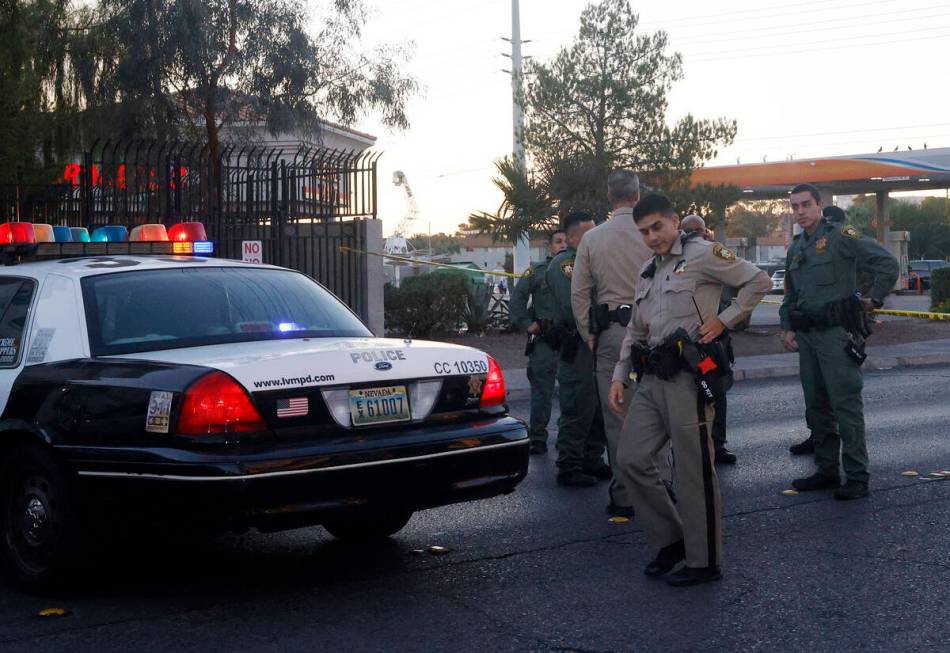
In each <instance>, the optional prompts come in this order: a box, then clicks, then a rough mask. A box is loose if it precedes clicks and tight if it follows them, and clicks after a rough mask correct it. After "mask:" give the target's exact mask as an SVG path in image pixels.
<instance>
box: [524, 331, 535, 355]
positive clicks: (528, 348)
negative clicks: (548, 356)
mask: <svg viewBox="0 0 950 653" xmlns="http://www.w3.org/2000/svg"><path fill="white" fill-rule="evenodd" d="M537 339H538V338H537V336H535V335H534V334H533V333H532V334H531V335H529V336H528V342H527V343H525V346H524V355H525V356H530V355H531V354H533V353H534V343H535V341H536V340H537Z"/></svg>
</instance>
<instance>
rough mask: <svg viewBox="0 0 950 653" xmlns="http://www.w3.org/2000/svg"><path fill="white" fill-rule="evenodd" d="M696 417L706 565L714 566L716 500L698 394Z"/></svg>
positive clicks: (704, 421)
mask: <svg viewBox="0 0 950 653" xmlns="http://www.w3.org/2000/svg"><path fill="white" fill-rule="evenodd" d="M696 416H697V417H698V418H699V450H700V452H701V455H702V465H703V498H704V499H705V501H706V546H707V547H708V548H707V554H706V555H707V556H708V561H707V563H706V564H707V565H708V566H710V567H711V566H712V565H715V564H716V560H718V556H717V555H716V500H715V497H714V494H713V483H712V470H713V467H712V460H711V459H710V456H709V432H708V431H707V430H706V403H705V401H704V400H703V398H702V397H701V396H699V393H697V398H696Z"/></svg>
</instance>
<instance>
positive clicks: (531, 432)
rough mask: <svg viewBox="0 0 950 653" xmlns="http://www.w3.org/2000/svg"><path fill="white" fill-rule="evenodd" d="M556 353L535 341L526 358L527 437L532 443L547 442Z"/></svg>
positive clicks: (542, 342) (544, 343)
mask: <svg viewBox="0 0 950 653" xmlns="http://www.w3.org/2000/svg"><path fill="white" fill-rule="evenodd" d="M557 359H558V353H557V352H556V351H554V350H553V349H551V347H550V345H548V343H546V342H544V341H543V340H540V339H536V340H535V341H534V350H533V351H532V352H531V356H530V357H529V358H528V382H529V383H530V384H531V414H530V416H529V417H528V436H529V437H530V438H531V441H532V442H544V443H547V441H548V422H549V421H551V401H552V400H553V398H554V381H555V378H556V377H557Z"/></svg>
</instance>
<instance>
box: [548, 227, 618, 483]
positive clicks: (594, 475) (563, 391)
mask: <svg viewBox="0 0 950 653" xmlns="http://www.w3.org/2000/svg"><path fill="white" fill-rule="evenodd" d="M593 227H594V219H593V217H592V216H591V215H590V214H589V213H586V212H584V211H576V212H574V213H571V214H570V215H569V216H567V218H566V219H565V220H564V231H565V233H566V234H567V249H565V250H564V251H563V252H561V253H560V254H558V255H557V256H555V257H554V258H553V259H551V262H550V263H549V264H548V269H547V271H546V272H545V274H544V277H545V279H546V280H547V284H548V286H549V287H550V288H551V292H552V293H553V296H554V312H555V328H556V329H557V331H558V334H559V339H560V343H561V344H560V361H559V363H558V370H557V382H558V400H559V403H560V406H561V419H560V421H559V423H558V432H557V467H558V475H557V482H558V484H559V485H568V486H579V487H583V486H590V485H594V484H596V483H597V482H598V481H599V480H608V479H609V478H610V477H611V472H610V467H609V466H608V465H607V464H606V463H605V462H604V459H603V456H604V450H605V448H606V445H607V436H606V435H605V433H604V418H603V414H602V413H601V411H600V404H599V402H598V399H597V388H596V385H595V383H594V357H593V353H592V352H591V350H590V348H588V347H587V346H586V345H585V344H584V343H583V342H582V341H581V337H580V335H579V334H578V332H577V323H576V322H575V320H574V311H573V309H572V307H571V275H572V274H573V271H574V257H575V256H576V254H577V246H578V245H579V244H580V242H581V238H582V237H583V235H584V233H586V232H587V231H589V230H590V229H593Z"/></svg>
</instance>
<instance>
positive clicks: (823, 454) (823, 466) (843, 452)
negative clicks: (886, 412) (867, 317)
mask: <svg viewBox="0 0 950 653" xmlns="http://www.w3.org/2000/svg"><path fill="white" fill-rule="evenodd" d="M795 340H796V341H797V342H798V354H799V356H798V364H799V374H800V376H801V381H802V390H803V391H804V394H805V421H806V422H807V423H808V428H809V429H811V432H812V433H813V434H814V436H815V464H816V465H817V466H818V471H820V472H821V473H822V474H825V475H826V476H840V474H839V472H838V468H839V458H840V461H841V465H842V466H843V467H844V473H845V475H846V476H847V478H848V480H849V481H860V482H862V483H867V481H868V477H869V474H868V448H867V443H866V441H865V434H864V402H863V401H862V399H861V390H862V389H863V388H864V377H863V376H862V375H861V367H860V366H859V365H858V364H857V363H855V362H854V361H853V360H852V359H851V357H850V356H848V355H847V354H846V353H845V346H846V345H847V344H848V334H847V332H846V331H845V330H844V329H842V328H841V327H834V328H831V329H823V330H821V331H809V332H807V333H804V332H798V333H796V334H795Z"/></svg>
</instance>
